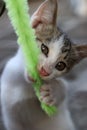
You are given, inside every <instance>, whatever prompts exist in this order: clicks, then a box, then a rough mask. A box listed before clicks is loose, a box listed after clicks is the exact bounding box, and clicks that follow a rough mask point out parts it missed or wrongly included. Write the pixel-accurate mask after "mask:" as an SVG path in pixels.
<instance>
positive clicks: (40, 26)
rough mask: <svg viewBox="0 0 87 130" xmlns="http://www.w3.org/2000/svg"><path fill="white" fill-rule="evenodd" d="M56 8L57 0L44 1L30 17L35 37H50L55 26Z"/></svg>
mask: <svg viewBox="0 0 87 130" xmlns="http://www.w3.org/2000/svg"><path fill="white" fill-rule="evenodd" d="M57 8H58V7H57V0H46V1H45V2H43V3H42V4H41V5H40V7H39V8H38V9H37V10H36V12H35V13H34V14H33V16H32V17H31V24H32V27H33V28H34V29H35V32H36V35H38V34H40V36H41V35H43V36H44V35H50V33H52V32H53V29H54V28H55V26H56V20H57ZM47 33H49V34H47Z"/></svg>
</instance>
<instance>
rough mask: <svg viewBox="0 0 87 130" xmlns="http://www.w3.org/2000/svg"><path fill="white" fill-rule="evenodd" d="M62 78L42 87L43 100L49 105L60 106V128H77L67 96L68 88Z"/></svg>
mask: <svg viewBox="0 0 87 130" xmlns="http://www.w3.org/2000/svg"><path fill="white" fill-rule="evenodd" d="M65 88H66V87H65V85H64V83H63V82H62V81H61V80H52V81H50V82H47V83H46V84H44V85H43V86H42V87H41V100H42V101H43V102H44V103H46V104H48V105H57V106H58V119H57V122H58V129H59V130H75V127H74V124H73V122H72V119H71V116H70V113H69V111H68V108H67V101H66V98H65V95H66V89H65Z"/></svg>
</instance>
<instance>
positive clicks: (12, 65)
mask: <svg viewBox="0 0 87 130" xmlns="http://www.w3.org/2000/svg"><path fill="white" fill-rule="evenodd" d="M24 70H25V69H24V63H23V57H22V54H21V51H20V50H19V51H18V53H17V55H16V56H15V57H14V58H13V59H11V60H10V61H9V62H8V64H7V65H6V68H5V70H4V72H3V74H2V78H1V104H2V114H3V120H4V124H5V127H6V128H7V130H31V129H32V130H74V125H73V123H72V120H71V118H70V114H69V111H68V109H67V105H66V102H65V101H64V102H62V103H61V104H60V106H59V107H58V114H56V115H55V116H52V117H50V118H49V117H48V116H47V115H45V113H44V112H42V110H41V108H40V106H39V104H38V103H37V98H36V96H35V94H34V91H33V87H32V85H31V84H30V83H27V82H26V80H25V77H24ZM64 91H65V90H64ZM58 93H60V92H59V91H58Z"/></svg>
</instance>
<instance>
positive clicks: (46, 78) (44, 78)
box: [40, 75, 54, 80]
mask: <svg viewBox="0 0 87 130" xmlns="http://www.w3.org/2000/svg"><path fill="white" fill-rule="evenodd" d="M40 77H41V79H43V80H51V79H53V78H54V77H53V76H52V75H50V76H40Z"/></svg>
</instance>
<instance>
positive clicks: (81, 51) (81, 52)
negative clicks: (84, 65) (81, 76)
mask: <svg viewBox="0 0 87 130" xmlns="http://www.w3.org/2000/svg"><path fill="white" fill-rule="evenodd" d="M75 49H76V55H77V57H78V58H77V59H78V61H80V60H82V59H84V58H87V45H76V46H75Z"/></svg>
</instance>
